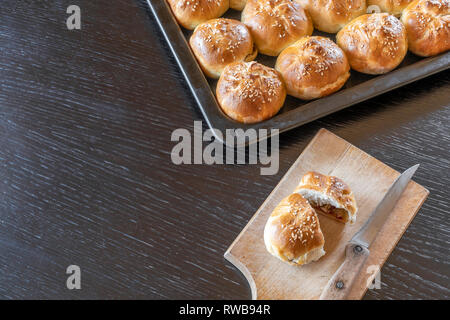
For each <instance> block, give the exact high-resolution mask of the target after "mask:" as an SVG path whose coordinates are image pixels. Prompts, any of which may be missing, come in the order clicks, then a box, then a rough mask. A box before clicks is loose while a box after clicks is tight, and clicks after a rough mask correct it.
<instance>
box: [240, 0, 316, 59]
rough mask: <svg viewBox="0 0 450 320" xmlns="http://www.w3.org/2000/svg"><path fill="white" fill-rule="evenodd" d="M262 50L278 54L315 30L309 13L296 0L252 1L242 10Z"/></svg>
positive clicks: (270, 54)
mask: <svg viewBox="0 0 450 320" xmlns="http://www.w3.org/2000/svg"><path fill="white" fill-rule="evenodd" d="M241 20H242V22H243V23H245V24H246V25H247V27H248V28H249V29H250V32H251V34H252V36H253V40H254V41H255V43H256V46H257V47H258V50H259V52H261V53H263V54H266V55H268V56H277V55H278V54H279V53H280V52H281V51H282V50H283V49H284V48H286V47H287V46H289V45H291V44H293V43H294V42H295V41H297V40H299V39H300V38H301V37H303V36H309V35H311V34H312V32H313V25H312V21H311V18H310V17H309V15H308V13H306V11H305V10H304V9H303V8H302V6H301V5H300V4H299V3H297V2H296V1H292V0H248V1H247V5H246V6H245V8H244V11H242V19H241Z"/></svg>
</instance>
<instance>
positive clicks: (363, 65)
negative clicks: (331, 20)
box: [336, 13, 408, 74]
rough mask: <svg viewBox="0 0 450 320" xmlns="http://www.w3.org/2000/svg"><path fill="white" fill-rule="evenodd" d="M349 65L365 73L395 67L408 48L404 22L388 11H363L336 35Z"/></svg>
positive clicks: (379, 71)
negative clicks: (365, 12) (364, 12)
mask: <svg viewBox="0 0 450 320" xmlns="http://www.w3.org/2000/svg"><path fill="white" fill-rule="evenodd" d="M336 41H337V44H338V45H339V46H340V47H341V48H342V50H344V52H345V54H346V55H347V58H348V61H349V62H350V66H351V67H352V68H353V69H355V70H356V71H359V72H363V73H368V74H382V73H386V72H389V71H391V70H392V69H394V68H396V67H397V66H398V65H399V64H400V63H401V62H402V61H403V58H404V57H405V55H406V53H407V51H408V40H407V39H406V30H405V27H404V26H403V24H402V23H401V22H400V21H399V20H398V19H397V18H396V17H394V16H393V15H390V14H388V13H373V14H366V15H363V16H360V17H358V18H356V19H355V20H352V21H351V22H350V23H349V24H347V25H346V26H345V27H344V28H343V29H342V30H341V31H339V33H338V34H337V36H336Z"/></svg>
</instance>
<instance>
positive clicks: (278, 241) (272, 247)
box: [264, 193, 325, 265]
mask: <svg viewBox="0 0 450 320" xmlns="http://www.w3.org/2000/svg"><path fill="white" fill-rule="evenodd" d="M264 243H265V245H266V248H267V250H268V251H269V252H270V253H271V254H272V255H273V256H275V257H277V258H278V259H280V260H282V261H285V262H288V263H290V264H293V265H303V264H307V263H310V262H312V261H316V260H318V259H319V258H320V257H322V256H323V255H324V254H325V251H324V250H323V245H324V244H325V240H324V237H323V234H322V230H321V229H320V223H319V219H318V217H317V214H316V213H315V212H314V209H313V208H312V207H311V205H310V204H309V203H308V201H307V200H306V199H305V198H303V197H302V196H301V195H300V194H298V193H293V194H291V195H290V196H288V197H286V198H284V199H283V200H282V201H281V202H280V203H279V204H278V206H277V207H276V208H275V209H274V210H273V212H272V214H271V215H270V217H269V219H268V220H267V223H266V226H265V228H264Z"/></svg>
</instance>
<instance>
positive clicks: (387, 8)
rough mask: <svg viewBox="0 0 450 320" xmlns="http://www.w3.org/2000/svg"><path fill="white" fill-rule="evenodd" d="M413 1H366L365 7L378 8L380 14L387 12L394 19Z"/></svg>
mask: <svg viewBox="0 0 450 320" xmlns="http://www.w3.org/2000/svg"><path fill="white" fill-rule="evenodd" d="M412 1H413V0H367V7H369V6H378V8H380V10H381V12H388V13H390V14H393V15H394V16H396V17H399V16H400V15H401V14H402V11H403V10H404V9H405V8H406V7H407V6H408V5H409V4H410V3H411V2H412Z"/></svg>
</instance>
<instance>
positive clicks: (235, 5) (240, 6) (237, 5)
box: [230, 0, 247, 11]
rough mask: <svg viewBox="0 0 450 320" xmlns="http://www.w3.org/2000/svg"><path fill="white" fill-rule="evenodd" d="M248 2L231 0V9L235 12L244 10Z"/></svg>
mask: <svg viewBox="0 0 450 320" xmlns="http://www.w3.org/2000/svg"><path fill="white" fill-rule="evenodd" d="M246 3H247V0H230V8H231V9H234V10H239V11H242V10H244V7H245V4H246Z"/></svg>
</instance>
